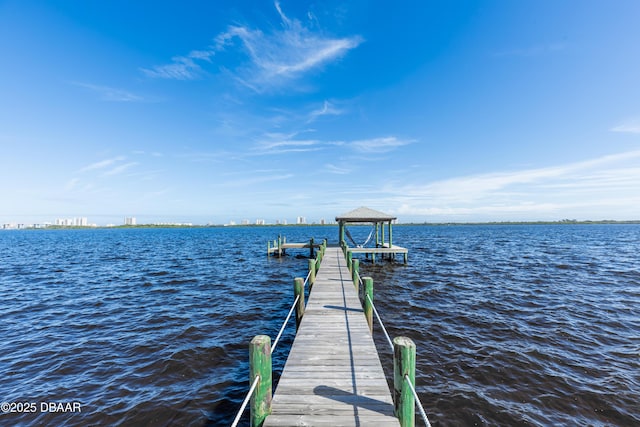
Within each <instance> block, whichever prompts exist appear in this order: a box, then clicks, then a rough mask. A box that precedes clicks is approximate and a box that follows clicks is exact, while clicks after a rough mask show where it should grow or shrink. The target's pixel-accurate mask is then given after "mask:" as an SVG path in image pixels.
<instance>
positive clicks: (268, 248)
mask: <svg viewBox="0 0 640 427" xmlns="http://www.w3.org/2000/svg"><path fill="white" fill-rule="evenodd" d="M269 255H271V240H267V256H269Z"/></svg>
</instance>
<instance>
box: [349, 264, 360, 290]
mask: <svg viewBox="0 0 640 427" xmlns="http://www.w3.org/2000/svg"><path fill="white" fill-rule="evenodd" d="M351 265H352V267H353V268H352V269H351V279H352V280H353V286H354V287H355V288H356V295H360V281H359V280H358V274H359V273H360V260H359V259H354V260H352V261H351Z"/></svg>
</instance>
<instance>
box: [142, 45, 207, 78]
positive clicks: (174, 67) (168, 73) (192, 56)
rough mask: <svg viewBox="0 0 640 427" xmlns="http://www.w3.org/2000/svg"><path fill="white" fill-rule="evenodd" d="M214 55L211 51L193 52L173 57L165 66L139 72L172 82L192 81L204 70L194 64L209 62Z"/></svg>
mask: <svg viewBox="0 0 640 427" xmlns="http://www.w3.org/2000/svg"><path fill="white" fill-rule="evenodd" d="M214 55H215V51H214V50H213V49H208V50H193V51H191V52H190V53H189V54H188V55H187V56H174V57H173V58H171V60H172V61H173V62H171V63H170V64H165V65H156V66H154V67H151V68H141V71H142V72H143V73H144V74H146V75H147V76H148V77H153V78H160V79H173V80H194V79H197V78H199V77H201V76H202V75H203V74H204V70H203V69H202V67H201V66H200V64H198V63H197V62H196V60H198V61H204V62H211V57H212V56H214Z"/></svg>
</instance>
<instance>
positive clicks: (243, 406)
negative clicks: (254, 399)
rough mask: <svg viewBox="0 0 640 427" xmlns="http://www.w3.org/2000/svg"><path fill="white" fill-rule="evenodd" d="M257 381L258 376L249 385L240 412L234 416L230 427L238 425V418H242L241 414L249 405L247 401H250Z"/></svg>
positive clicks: (258, 379)
mask: <svg viewBox="0 0 640 427" xmlns="http://www.w3.org/2000/svg"><path fill="white" fill-rule="evenodd" d="M258 381H260V376H259V375H258V376H256V378H255V379H254V380H253V384H251V388H250V389H249V393H247V397H245V398H244V402H242V406H241V407H240V410H239V411H238V415H236V418H235V419H234V420H233V423H232V424H231V427H236V426H237V425H238V423H239V422H240V418H242V413H243V412H244V410H245V409H246V408H247V405H248V404H249V401H250V400H251V396H252V395H253V392H254V391H255V390H256V387H257V386H258Z"/></svg>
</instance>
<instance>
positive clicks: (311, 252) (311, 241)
mask: <svg viewBox="0 0 640 427" xmlns="http://www.w3.org/2000/svg"><path fill="white" fill-rule="evenodd" d="M309 258H313V237H312V238H311V239H309Z"/></svg>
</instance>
